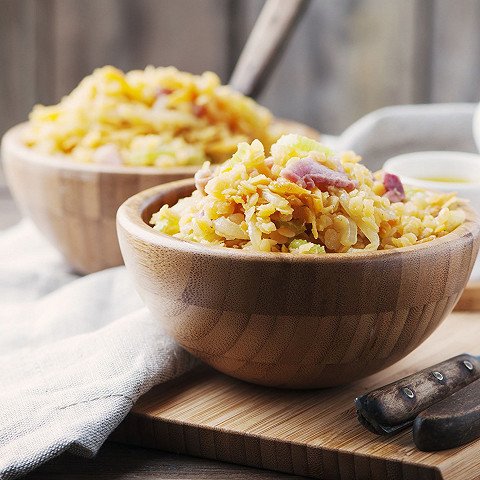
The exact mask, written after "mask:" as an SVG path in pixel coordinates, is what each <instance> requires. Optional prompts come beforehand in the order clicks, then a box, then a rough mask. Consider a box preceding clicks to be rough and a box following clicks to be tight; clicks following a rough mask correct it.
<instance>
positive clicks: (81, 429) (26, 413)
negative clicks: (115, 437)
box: [0, 104, 476, 479]
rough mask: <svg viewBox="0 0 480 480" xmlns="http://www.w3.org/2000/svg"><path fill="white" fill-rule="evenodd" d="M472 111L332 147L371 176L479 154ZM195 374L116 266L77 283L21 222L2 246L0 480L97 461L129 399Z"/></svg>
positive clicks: (423, 118)
mask: <svg viewBox="0 0 480 480" xmlns="http://www.w3.org/2000/svg"><path fill="white" fill-rule="evenodd" d="M474 107H475V106H474V105H473V104H471V105H468V104H457V105H427V106H405V107H391V108H386V109H382V110H379V111H377V112H373V113H372V114H370V115H367V116H366V117H364V118H363V119H361V120H359V121H358V122H356V123H355V124H354V125H352V126H351V127H350V128H349V129H347V130H346V131H345V132H344V134H343V135H341V136H340V137H339V138H338V139H336V143H337V146H338V147H339V148H345V149H352V150H355V151H356V152H357V153H359V154H361V155H362V156H363V157H364V161H365V163H366V164H367V165H368V166H369V167H370V168H371V169H376V168H379V167H381V165H382V164H383V162H384V161H385V160H387V158H389V157H391V156H393V155H397V154H400V153H404V152H407V151H413V150H429V149H432V150H438V149H449V150H464V151H476V150H475V144H474V141H473V136H472V130H471V123H472V116H473V111H474ZM194 364H195V360H193V359H192V357H191V356H190V355H188V354H187V353H186V352H185V351H183V350H182V349H181V348H179V347H178V346H177V345H176V344H175V343H174V342H173V341H172V340H170V339H169V338H168V337H167V336H165V334H164V332H163V331H162V329H161V327H160V325H159V324H158V323H157V322H155V321H153V320H152V318H151V317H150V316H149V314H148V312H147V311H146V310H145V309H144V308H143V307H142V304H141V301H140V299H139V298H138V296H137V295H136V293H135V291H134V289H133V286H132V285H131V283H130V281H129V279H128V276H127V274H126V271H125V268H124V267H118V268H114V269H109V270H106V271H104V272H100V273H96V274H93V275H88V276H85V277H82V278H80V277H78V276H76V275H74V274H73V273H71V272H69V270H68V268H67V267H66V266H65V264H64V263H63V261H62V259H61V258H60V256H59V254H57V253H56V252H55V250H54V249H53V248H52V247H50V246H49V245H48V244H47V243H46V242H45V241H44V240H43V239H42V238H41V236H40V235H39V234H38V233H37V231H36V230H35V229H34V227H33V226H32V225H31V224H30V223H29V222H27V221H24V222H22V223H21V224H20V225H18V226H17V227H14V228H13V229H11V230H9V231H7V232H4V233H2V234H1V235H0V479H10V478H14V477H16V476H18V475H20V474H23V473H26V472H28V471H29V470H31V469H32V468H35V467H36V466H38V465H39V464H41V463H43V462H45V461H47V460H48V459H50V458H52V457H54V456H56V455H58V454H60V453H61V452H63V451H66V450H68V451H71V452H75V453H79V454H82V455H88V456H92V455H94V454H95V453H96V452H97V450H98V449H99V447H100V446H101V444H102V443H103V442H104V441H105V439H106V438H107V436H108V435H109V434H110V432H111V431H112V430H113V429H114V428H115V427H116V426H117V425H118V424H119V423H120V422H121V420H122V419H123V418H124V417H125V415H126V414H127V413H128V411H129V409H130V408H131V406H132V404H133V403H134V402H135V400H136V399H137V398H138V397H139V396H140V395H141V394H142V393H144V392H146V391H147V390H148V389H149V388H150V387H151V386H152V385H154V384H156V383H161V382H164V381H167V380H169V379H171V378H173V377H175V376H177V375H179V374H181V373H183V372H185V371H186V370H188V369H190V368H191V367H192V366H193V365H194Z"/></svg>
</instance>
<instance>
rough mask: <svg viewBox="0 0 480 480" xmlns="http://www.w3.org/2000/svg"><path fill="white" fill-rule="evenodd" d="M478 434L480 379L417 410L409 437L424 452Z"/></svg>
mask: <svg viewBox="0 0 480 480" xmlns="http://www.w3.org/2000/svg"><path fill="white" fill-rule="evenodd" d="M479 437H480V380H476V381H475V382H472V383H470V384H469V385H467V386H466V387H463V388H462V389H460V390H458V391H457V392H455V393H453V395H450V396H449V397H447V398H445V399H444V400H442V401H440V402H438V403H435V404H434V405H432V406H431V407H429V408H427V409H425V410H424V411H423V412H421V413H420V414H419V415H418V416H417V418H416V419H415V422H414V423H413V440H414V442H415V445H416V446H417V448H419V449H420V450H423V451H424V452H433V451H436V450H447V449H450V448H456V447H460V446H461V445H465V444H466V443H470V442H472V441H474V440H476V439H477V438H479Z"/></svg>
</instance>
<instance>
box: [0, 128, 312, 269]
mask: <svg viewBox="0 0 480 480" xmlns="http://www.w3.org/2000/svg"><path fill="white" fill-rule="evenodd" d="M25 128H26V124H20V125H17V126H16V127H13V128H12V129H10V130H9V131H8V132H7V133H6V134H5V136H4V137H3V140H2V148H1V150H2V151H1V156H2V159H3V165H4V168H5V174H6V178H7V183H8V186H9V188H10V190H11V192H12V194H13V196H14V198H15V200H16V202H17V204H18V205H19V206H20V208H21V210H22V212H23V214H24V215H26V216H28V217H30V218H31V219H32V220H33V222H34V223H35V225H36V226H37V227H38V229H39V230H40V231H41V232H42V233H43V234H44V235H45V236H46V237H47V238H48V239H49V240H50V242H51V243H52V244H53V245H54V246H55V247H56V248H58V250H59V251H60V252H61V253H62V254H63V256H64V257H65V259H66V261H67V262H68V263H69V265H70V266H71V267H72V268H73V269H74V270H75V271H77V272H79V273H83V274H86V273H92V272H96V271H99V270H103V269H105V268H109V267H114V266H117V265H121V264H122V263H123V259H122V255H121V253H120V249H119V247H118V240H117V235H116V231H115V215H116V213H117V209H118V207H119V206H120V205H121V204H122V203H123V202H124V201H125V200H126V199H127V198H129V197H131V196H132V195H134V194H136V193H138V192H140V191H142V190H145V189H147V188H150V187H153V186H155V185H159V184H162V183H166V182H171V181H173V180H179V179H183V178H189V177H192V176H193V175H194V174H195V172H196V171H197V170H198V168H200V166H192V167H176V168H175V167H173V168H168V169H166V168H159V167H131V166H110V165H100V164H95V163H78V162H74V161H72V160H71V159H69V158H68V157H67V158H62V157H54V156H49V155H45V154H42V153H39V152H36V151H35V150H34V149H32V148H29V147H27V146H25V145H24V144H23V142H22V140H21V138H22V131H23V130H24V129H25ZM275 129H276V131H278V132H296V133H302V134H305V135H308V136H311V137H313V138H319V133H318V132H317V131H316V130H313V129H311V128H309V127H307V126H306V125H303V124H300V123H297V122H290V121H287V120H277V121H276V125H275Z"/></svg>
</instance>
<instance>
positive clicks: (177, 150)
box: [24, 66, 278, 167]
mask: <svg viewBox="0 0 480 480" xmlns="http://www.w3.org/2000/svg"><path fill="white" fill-rule="evenodd" d="M255 138H258V139H260V140H261V141H262V142H263V143H264V144H265V145H270V144H271V143H272V142H273V141H275V139H276V138H278V135H275V132H274V129H273V128H272V115H271V114H270V112H269V111H268V110H267V109H266V108H264V107H262V106H260V105H258V104H257V103H256V102H255V101H253V100H252V99H250V98H248V97H245V96H244V95H242V94H240V93H238V92H235V91H234V90H232V89H230V88H229V87H227V86H222V85H221V84H220V79H219V78H218V76H217V75H215V74H214V73H212V72H205V73H203V74H202V75H192V74H190V73H185V72H180V71H178V70H177V69H175V68H174V67H167V68H154V67H151V66H149V67H147V68H146V69H145V70H134V71H130V72H128V73H123V72H122V71H120V70H118V69H116V68H114V67H111V66H106V67H103V68H99V69H97V70H95V71H94V72H93V74H92V75H90V76H88V77H86V78H84V79H83V80H82V82H81V83H80V84H79V85H78V86H77V88H75V89H74V90H73V91H72V92H71V93H70V95H68V96H66V97H64V98H63V99H62V100H61V102H60V103H59V104H57V105H52V106H42V105H37V106H35V107H34V109H33V111H32V112H31V114H30V121H29V125H28V128H27V131H26V133H25V138H24V141H25V143H26V144H27V145H28V146H30V147H32V148H35V149H36V150H38V151H40V152H43V153H47V154H52V155H67V156H68V157H69V158H71V159H73V160H76V161H80V162H96V163H106V164H122V165H137V166H150V165H153V166H160V167H173V166H184V165H202V164H203V162H205V161H207V160H208V161H211V162H214V163H217V162H222V161H224V160H226V159H227V158H229V157H230V156H231V155H232V154H233V153H234V152H235V150H236V147H237V144H238V143H239V142H243V141H247V142H250V141H252V140H253V139H255Z"/></svg>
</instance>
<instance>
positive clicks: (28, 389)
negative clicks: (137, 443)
mask: <svg viewBox="0 0 480 480" xmlns="http://www.w3.org/2000/svg"><path fill="white" fill-rule="evenodd" d="M194 363H195V360H194V359H193V358H192V357H191V356H190V355H189V354H187V353H186V352H185V351H184V350H182V349H181V348H180V347H178V345H176V344H175V343H174V342H173V341H172V340H171V339H170V338H169V337H168V336H166V335H165V333H164V332H163V331H162V329H161V327H160V325H159V324H158V322H156V321H154V320H153V319H152V318H151V316H150V315H149V313H148V312H147V311H146V309H145V308H144V307H143V306H142V303H141V301H140V298H139V297H138V295H137V294H136V293H135V290H134V288H133V286H132V284H131V283H130V281H129V279H128V276H127V273H126V270H125V267H117V268H112V269H109V270H105V271H103V272H99V273H96V274H92V275H87V276H85V277H83V278H82V277H79V276H77V275H75V274H73V273H71V272H69V270H68V267H66V266H65V264H64V262H63V260H62V259H61V257H60V256H59V254H57V253H56V251H55V250H54V249H53V248H52V247H50V246H49V245H48V244H47V243H46V242H45V240H43V238H42V237H41V236H40V234H39V233H38V232H37V231H36V229H35V228H34V227H33V225H32V224H31V223H30V222H29V221H26V220H25V221H23V222H22V223H21V224H20V225H18V226H16V227H13V228H12V229H10V230H8V231H7V232H5V233H2V234H1V235H0V478H1V479H2V480H3V479H10V478H15V477H17V476H19V475H21V474H24V473H26V472H28V471H30V470H31V469H33V468H35V467H36V466H38V465H40V464H41V463H43V462H45V461H47V460H49V459H50V458H53V457H54V456H57V455H59V454H60V453H62V452H64V451H67V450H68V451H70V452H72V453H78V454H81V455H85V456H93V455H94V454H95V453H96V452H97V451H98V449H99V448H100V446H101V445H102V443H103V442H104V441H105V439H106V438H107V437H108V435H109V434H110V433H111V432H112V431H113V430H114V429H115V427H116V426H117V425H118V424H119V423H120V422H121V421H122V419H123V418H124V417H125V416H126V414H127V413H128V411H129V410H130V408H131V407H132V405H133V403H134V402H135V400H136V399H137V398H138V397H139V396H140V395H142V394H143V393H145V392H146V391H148V390H149V389H150V388H151V387H152V386H153V385H154V384H157V383H162V382H165V381H167V380H170V379H172V378H174V377H176V376H178V375H180V374H182V373H183V372H185V371H187V370H188V369H190V368H191V367H192V366H193V365H194Z"/></svg>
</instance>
